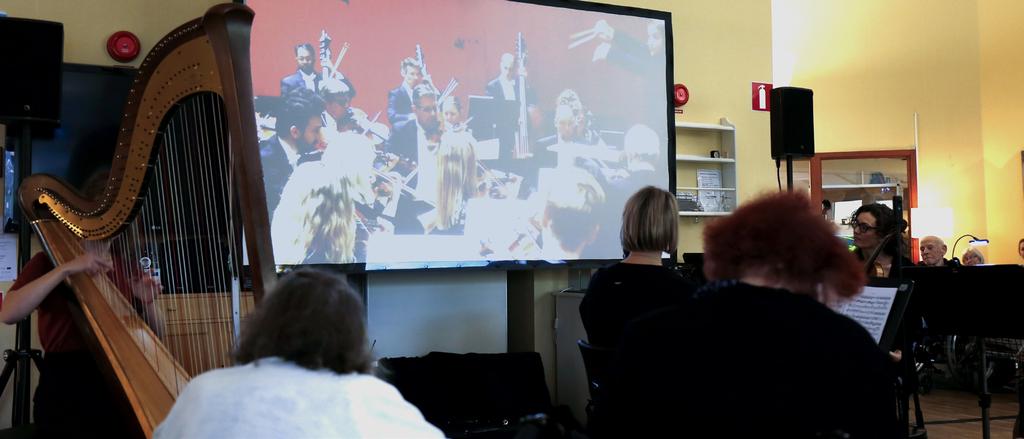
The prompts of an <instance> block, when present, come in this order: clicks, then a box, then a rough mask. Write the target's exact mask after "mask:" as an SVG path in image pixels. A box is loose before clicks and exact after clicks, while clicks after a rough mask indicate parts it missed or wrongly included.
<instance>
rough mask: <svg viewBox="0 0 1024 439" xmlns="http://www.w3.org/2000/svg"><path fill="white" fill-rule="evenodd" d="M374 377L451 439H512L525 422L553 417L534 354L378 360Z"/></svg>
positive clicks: (433, 355) (437, 354)
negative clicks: (399, 394)
mask: <svg viewBox="0 0 1024 439" xmlns="http://www.w3.org/2000/svg"><path fill="white" fill-rule="evenodd" d="M378 375H379V376H380V377H381V378H382V379H384V380H385V381H388V382H390V383H391V384H392V385H394V386H395V387H396V388H398V390H399V391H400V392H401V393H402V396H403V397H404V398H405V399H406V400H407V401H409V402H410V403H411V404H413V405H415V406H416V407H417V408H419V409H420V412H422V413H423V416H424V418H426V419H427V421H428V422H430V423H432V424H434V425H435V426H437V427H438V428H440V429H441V430H443V431H444V433H445V436H446V437H450V438H488V439H490V438H512V437H514V436H515V435H516V433H517V430H518V429H519V427H520V426H519V424H520V423H521V422H522V420H523V419H524V418H525V419H532V417H533V416H534V415H537V414H554V413H555V412H554V411H553V410H554V409H555V407H552V404H551V399H550V396H549V394H548V388H547V383H545V380H544V366H543V364H542V363H541V358H540V354H538V353H536V352H520V353H502V354H453V353H446V352H431V353H429V354H427V355H426V356H423V357H412V358H410V357H403V358H381V359H380V360H379V361H378Z"/></svg>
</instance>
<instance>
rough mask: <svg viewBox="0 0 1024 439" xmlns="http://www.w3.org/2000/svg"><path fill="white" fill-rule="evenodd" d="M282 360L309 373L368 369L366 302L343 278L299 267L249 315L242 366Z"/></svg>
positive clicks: (238, 354)
mask: <svg viewBox="0 0 1024 439" xmlns="http://www.w3.org/2000/svg"><path fill="white" fill-rule="evenodd" d="M269 357H279V358H282V359H284V360H287V361H290V362H292V363H295V364H298V365H299V366H302V367H304V368H306V369H311V370H317V369H330V370H332V371H334V372H337V373H341V374H346V373H352V372H358V373H368V372H369V371H370V352H369V348H368V346H367V344H366V324H365V322H364V316H363V301H362V299H360V298H359V296H358V295H356V293H355V292H353V291H352V289H351V288H350V287H349V286H348V283H347V282H346V281H345V279H344V278H342V277H341V276H339V275H337V274H334V273H329V272H326V271H320V270H312V269H301V270H298V271H293V272H291V273H289V274H287V275H286V276H284V277H282V278H281V279H280V280H278V282H277V286H276V287H275V288H274V290H273V291H271V292H270V293H269V294H267V295H266V296H265V297H264V298H263V301H262V302H260V304H259V306H258V307H257V309H256V311H255V312H254V313H253V314H252V316H250V317H249V320H248V322H246V326H245V329H244V331H243V332H242V338H241V342H240V343H239V344H238V350H237V351H236V353H235V359H236V360H237V361H238V363H239V364H248V363H252V362H254V361H257V360H259V359H261V358H269Z"/></svg>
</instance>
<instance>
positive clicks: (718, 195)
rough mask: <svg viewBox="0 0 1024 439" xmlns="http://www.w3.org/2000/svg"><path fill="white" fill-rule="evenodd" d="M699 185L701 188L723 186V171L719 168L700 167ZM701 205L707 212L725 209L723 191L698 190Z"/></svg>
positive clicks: (698, 173)
mask: <svg viewBox="0 0 1024 439" xmlns="http://www.w3.org/2000/svg"><path fill="white" fill-rule="evenodd" d="M697 187H699V188H712V189H714V188H721V187H722V171H719V170H717V169H698V170H697ZM697 192H698V194H697V196H698V198H699V199H700V205H701V207H702V208H703V209H704V211H705V212H721V211H723V210H724V209H723V203H722V195H723V194H722V191H712V190H700V191H697Z"/></svg>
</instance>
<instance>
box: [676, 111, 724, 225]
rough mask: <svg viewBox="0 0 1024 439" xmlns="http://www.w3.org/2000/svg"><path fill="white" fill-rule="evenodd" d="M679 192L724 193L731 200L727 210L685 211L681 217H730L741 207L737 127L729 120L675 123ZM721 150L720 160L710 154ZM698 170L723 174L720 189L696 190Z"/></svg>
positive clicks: (719, 153)
mask: <svg viewBox="0 0 1024 439" xmlns="http://www.w3.org/2000/svg"><path fill="white" fill-rule="evenodd" d="M675 127H676V193H677V194H678V193H679V192H680V191H687V192H697V193H699V192H698V191H709V190H710V191H721V192H724V193H727V194H729V195H726V197H730V196H731V198H732V200H731V201H730V202H729V203H728V204H729V208H728V211H724V212H704V211H689V210H684V211H681V212H679V216H681V217H710V216H724V215H728V214H729V213H730V212H731V211H732V209H735V206H736V205H738V204H739V199H738V192H737V190H736V188H738V187H739V186H738V182H737V178H736V177H737V175H736V174H737V173H736V126H735V125H733V123H732V122H730V121H729V119H727V118H724V117H723V118H721V119H720V120H719V122H718V123H717V124H715V123H701V122H683V121H676V123H675ZM712 151H718V157H712V156H711V152H712ZM698 169H714V170H718V171H720V172H721V177H722V187H721V188H700V187H697V186H698V185H697V179H696V174H697V170H698Z"/></svg>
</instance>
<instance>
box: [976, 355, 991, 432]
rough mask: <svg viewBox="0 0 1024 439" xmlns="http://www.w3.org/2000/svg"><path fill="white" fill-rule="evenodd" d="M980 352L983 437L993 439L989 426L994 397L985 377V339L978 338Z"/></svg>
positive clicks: (979, 374) (979, 372)
mask: <svg viewBox="0 0 1024 439" xmlns="http://www.w3.org/2000/svg"><path fill="white" fill-rule="evenodd" d="M978 350H979V351H980V353H981V367H980V368H979V369H978V379H979V380H981V393H980V394H979V395H978V406H980V407H981V437H982V438H984V439H989V438H991V437H992V432H991V426H990V425H989V413H988V409H989V407H991V406H992V395H990V394H989V393H988V377H987V376H985V375H987V374H986V370H987V369H988V363H987V360H986V359H985V338H984V337H978Z"/></svg>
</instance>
